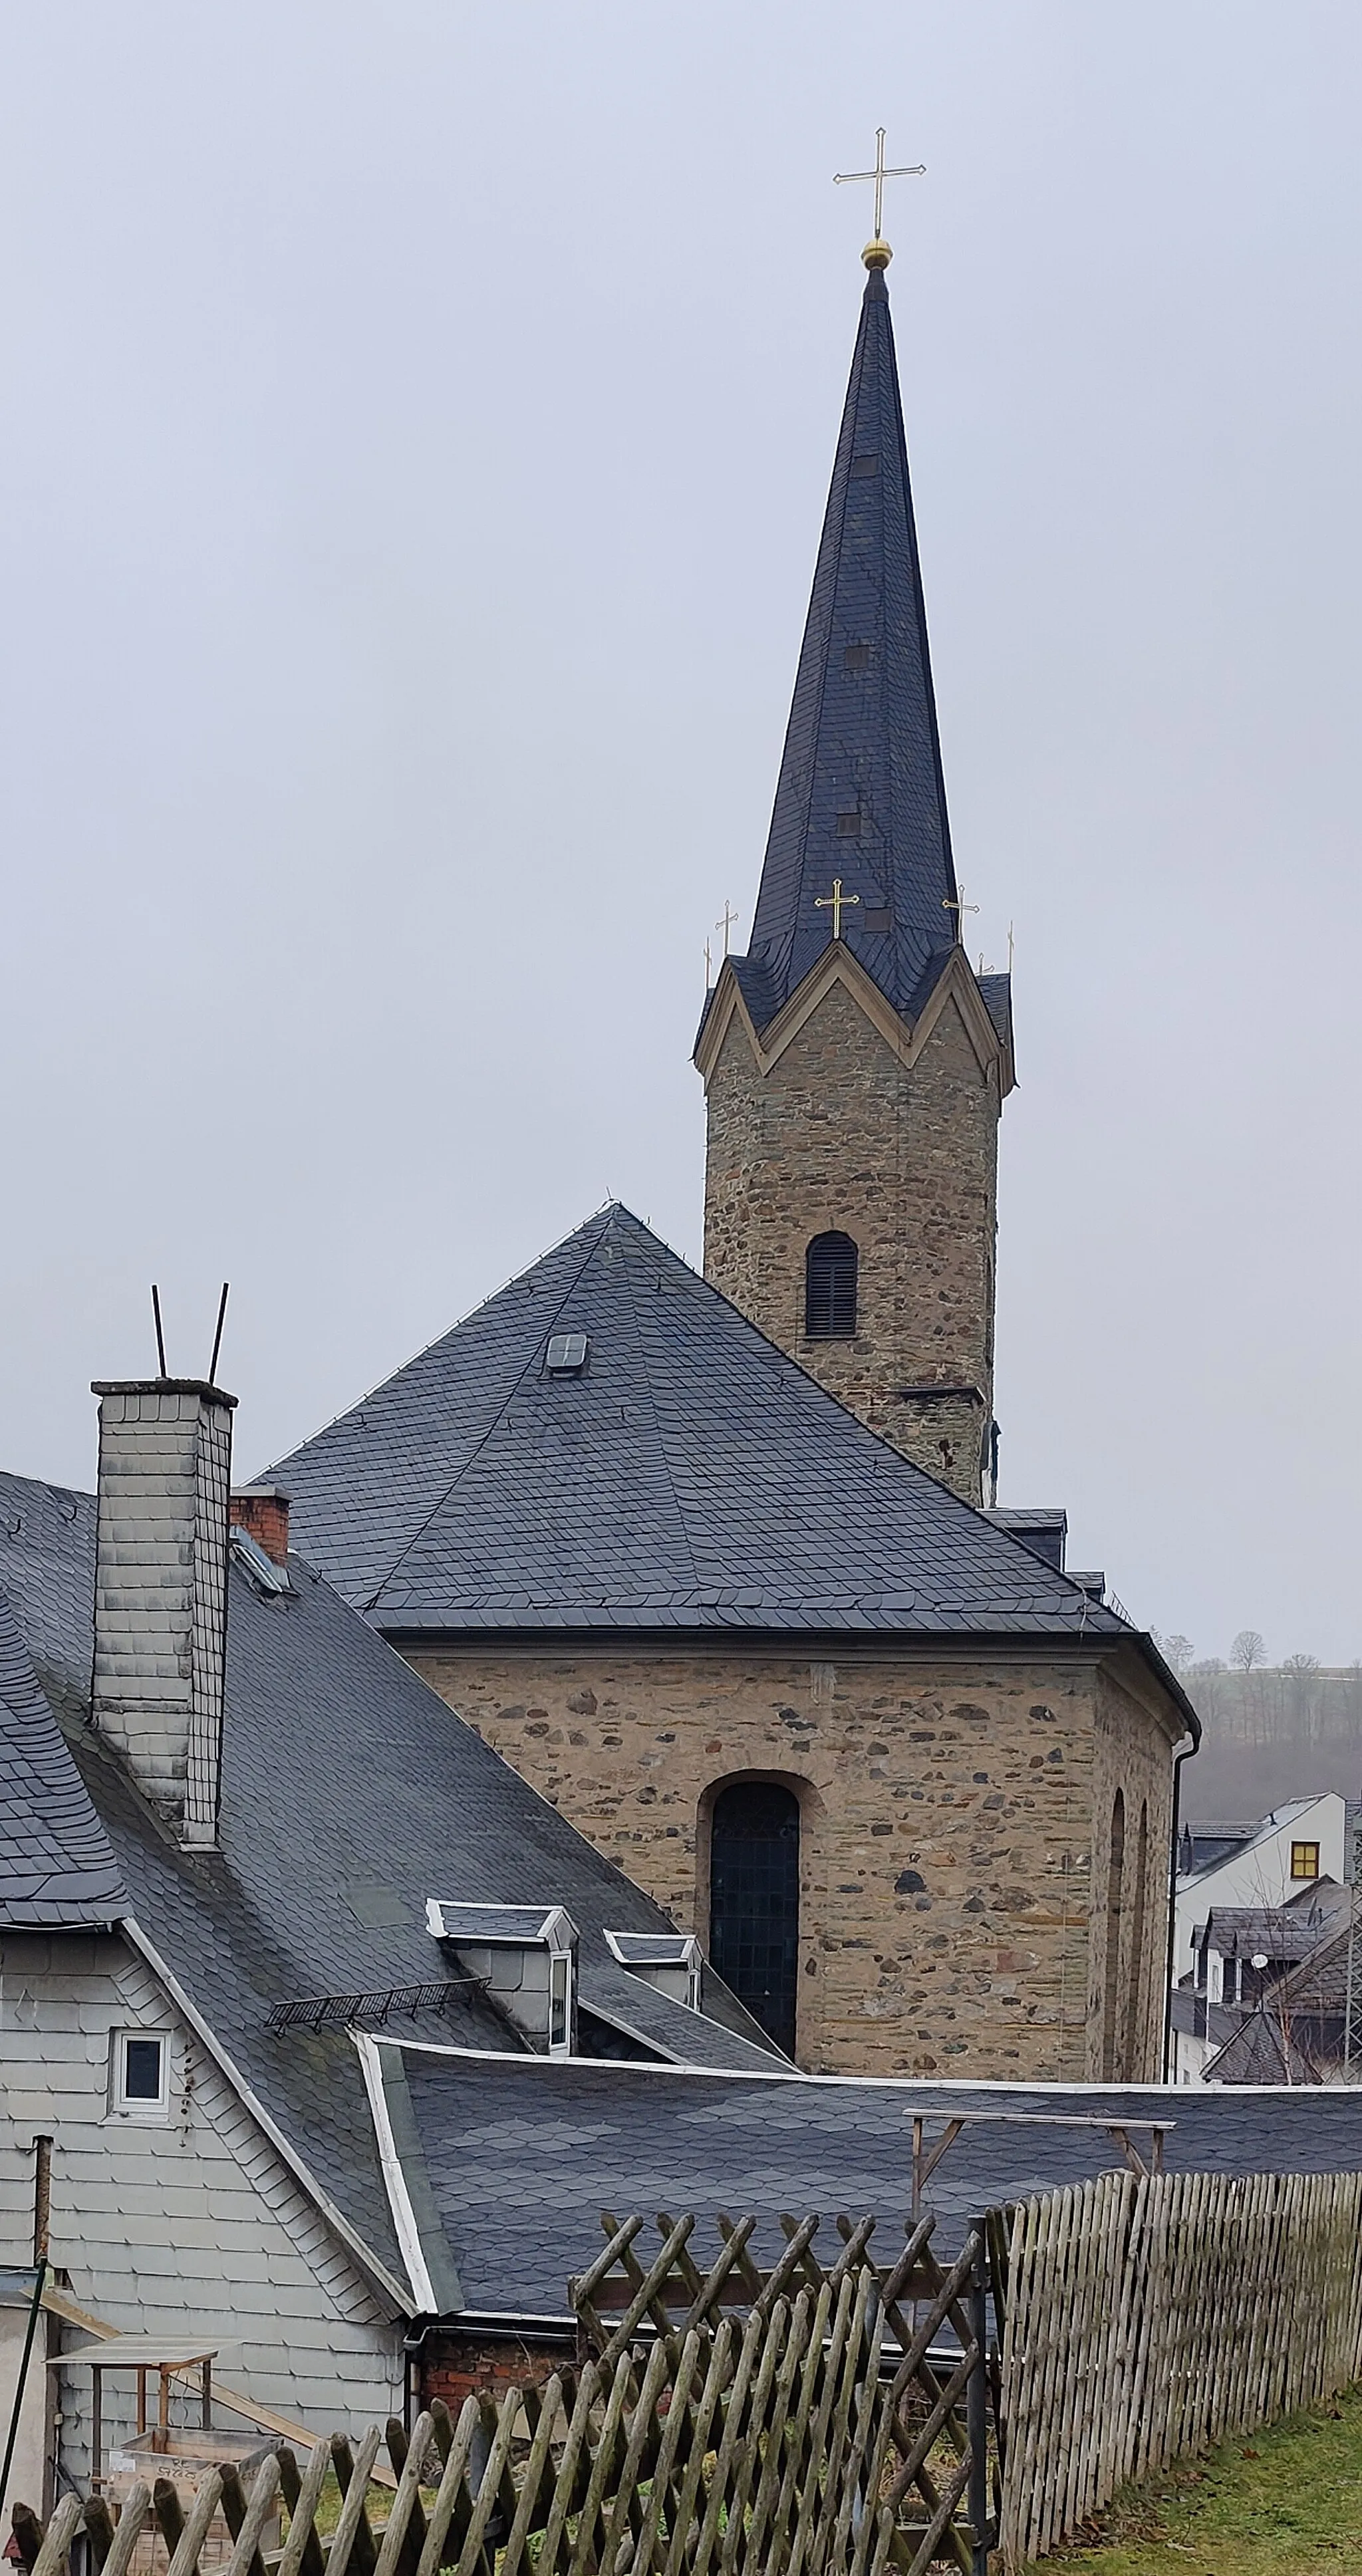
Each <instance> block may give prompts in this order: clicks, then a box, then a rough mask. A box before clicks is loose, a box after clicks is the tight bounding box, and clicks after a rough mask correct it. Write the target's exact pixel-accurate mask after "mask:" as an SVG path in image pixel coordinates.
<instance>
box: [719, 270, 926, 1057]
mask: <svg viewBox="0 0 1362 2576" xmlns="http://www.w3.org/2000/svg"><path fill="white" fill-rule="evenodd" d="M838 877H840V879H841V882H842V886H843V889H844V893H845V897H846V908H845V909H844V910H843V911H842V913H841V936H842V937H843V939H844V940H845V941H846V943H847V945H848V946H849V947H850V948H851V949H852V950H853V951H854V953H855V955H856V956H857V957H858V958H859V959H860V961H861V963H862V964H863V965H864V966H865V967H866V969H867V971H868V972H869V973H870V974H871V975H872V976H873V977H874V980H875V982H876V983H877V984H878V985H879V987H880V990H881V991H882V992H883V993H884V994H885V996H886V998H887V999H888V1000H889V1001H890V1002H891V1003H892V1004H893V1005H894V1007H895V1009H896V1010H899V1011H901V1012H904V1013H907V1012H908V1011H909V1010H910V1008H911V1006H912V1004H913V1001H914V998H915V996H917V995H918V994H919V993H920V992H921V990H922V989H923V987H924V985H926V986H930V983H931V982H932V981H933V980H934V977H935V973H936V972H937V971H939V965H940V960H941V958H942V956H943V954H944V953H945V951H946V950H948V949H949V948H950V946H951V944H952V942H953V939H954V936H955V924H956V922H957V921H958V919H959V915H958V913H956V912H953V911H952V909H951V907H952V906H953V905H954V904H955V903H956V902H957V899H958V889H957V886H956V881H955V871H954V867H953V864H952V860H951V844H950V827H949V824H948V821H947V816H946V790H945V782H944V778H943V775H942V767H941V746H940V742H939V739H938V734H937V720H936V701H935V697H934V695H933V690H932V673H931V660H930V655H929V652H928V646H927V617H926V609H925V606H924V602H923V592H922V573H921V567H920V564H919V561H918V547H917V531H916V527H915V524H914V518H913V498H912V491H911V487H910V484H909V478H908V451H907V445H906V442H905V439H904V431H903V412H902V407H901V404H900V400H899V383H898V370H897V366H896V362H895V356H894V334H893V326H892V324H891V321H890V315H889V299H888V295H887V293H886V290H885V283H884V275H883V271H882V270H880V269H878V268H875V269H872V270H871V273H870V276H869V278H868V280H867V284H866V289H865V296H864V301H863V303H862V307H861V319H860V328H859V330H858V332H857V336H856V350H855V355H854V357H853V359H852V365H851V380H850V383H849V384H848V387H847V397H846V404H845V408H844V410H843V414H842V426H841V433H840V436H839V438H838V441H837V455H836V461H835V463H834V466H833V473H832V488H831V490H830V492H829V495H828V506H827V514H826V517H825V519H824V522H823V534H822V540H821V543H820V545H819V549H818V562H817V568H816V570H815V573H814V583H813V595H812V598H811V600H810V602H809V613H808V620H807V623H806V626H805V629H804V642H803V647H802V649H801V652H800V657H799V670H798V675H797V678H796V681H795V691H794V701H793V705H792V707H791V710H790V722H789V729H788V731H787V734H786V737H785V750H784V756H783V758H782V761H781V767H780V778H779V783H778V785H777V788H776V799H775V809H774V812H773V814H772V818H771V831H770V838H769V840H768V842H767V848H766V859H765V864H764V867H763V870H762V878H761V888H760V892H759V895H758V898H757V908H756V914H755V917H754V920H753V926H752V939H751V945H750V968H751V970H752V972H753V974H754V977H756V978H759V979H760V987H761V994H762V999H763V1003H766V1002H768V1001H769V1006H770V1007H769V1009H765V1010H764V1012H763V1016H766V1017H769V1016H771V1015H773V1012H774V1011H775V1010H778V1009H779V1008H780V1007H781V1006H782V1004H783V1003H784V1002H785V1001H786V1000H787V999H788V997H789V995H790V994H791V992H793V991H794V989H795V988H796V986H797V985H799V984H800V983H802V981H803V979H804V977H805V976H806V975H807V974H808V972H809V970H810V968H811V967H812V966H813V965H814V963H815V961H816V960H817V958H818V957H819V955H820V954H821V952H822V950H823V949H824V948H826V946H827V945H828V942H829V940H830V938H831V937H832V932H833V918H834V917H833V914H832V911H831V908H830V906H829V905H828V904H827V902H826V898H827V897H828V895H829V893H830V890H831V888H832V885H833V881H834V879H835V878H838ZM820 902H821V903H822V904H823V909H821V910H820V909H818V908H817V906H818V904H819V903H820Z"/></svg>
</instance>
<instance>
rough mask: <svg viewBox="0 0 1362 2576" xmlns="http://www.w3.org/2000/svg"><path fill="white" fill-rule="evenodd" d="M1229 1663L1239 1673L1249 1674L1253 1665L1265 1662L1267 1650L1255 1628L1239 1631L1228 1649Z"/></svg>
mask: <svg viewBox="0 0 1362 2576" xmlns="http://www.w3.org/2000/svg"><path fill="white" fill-rule="evenodd" d="M1230 1662H1231V1663H1232V1664H1233V1666H1234V1668H1235V1671H1236V1672H1240V1673H1251V1672H1252V1670H1253V1668H1254V1665H1255V1664H1265V1663H1266V1662H1267V1648H1266V1646H1265V1645H1264V1644H1263V1641H1262V1638H1261V1637H1260V1636H1259V1634H1258V1631H1257V1629H1256V1628H1241V1629H1240V1631H1239V1634H1238V1636H1237V1637H1236V1638H1235V1641H1234V1644H1233V1645H1232V1646H1231V1648H1230Z"/></svg>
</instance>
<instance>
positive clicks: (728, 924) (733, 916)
mask: <svg viewBox="0 0 1362 2576" xmlns="http://www.w3.org/2000/svg"><path fill="white" fill-rule="evenodd" d="M741 919H742V914H741V913H740V912H735V911H734V909H733V906H732V904H731V903H729V902H727V901H725V904H724V908H723V911H722V913H721V915H720V917H719V919H718V920H717V921H716V922H715V924H714V927H715V929H716V930H721V931H722V932H723V934H724V955H725V957H726V956H727V955H728V934H729V932H730V930H731V929H732V927H733V924H734V922H735V921H741Z"/></svg>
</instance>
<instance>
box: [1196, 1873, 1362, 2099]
mask: <svg viewBox="0 0 1362 2576" xmlns="http://www.w3.org/2000/svg"><path fill="white" fill-rule="evenodd" d="M1351 1902H1352V1900H1351V1893H1350V1891H1349V1890H1348V1889H1347V1888H1343V1887H1339V1886H1338V1885H1337V1884H1336V1883H1335V1881H1334V1880H1333V1879H1330V1878H1324V1879H1314V1880H1309V1881H1306V1882H1305V1883H1304V1884H1302V1885H1301V1886H1300V1887H1298V1888H1297V1889H1296V1892H1295V1894H1294V1895H1293V1896H1291V1897H1289V1898H1288V1899H1287V1901H1286V1903H1285V1904H1284V1905H1278V1906H1253V1905H1244V1906H1228V1905H1220V1906H1213V1907H1212V1909H1211V1912H1210V1914H1209V1915H1208V1917H1207V1919H1206V1921H1205V1922H1204V1923H1200V1924H1198V1925H1197V1927H1196V1934H1195V1943H1194V1957H1193V1964H1192V1967H1191V1969H1190V1970H1189V1971H1188V1974H1187V1975H1186V1976H1185V1977H1184V1978H1183V1980H1182V1982H1181V1984H1180V1985H1179V1986H1178V1987H1177V1988H1176V1990H1175V1992H1174V1995H1173V1998H1172V2006H1173V2009H1172V2041H1173V2051H1172V2064H1171V2073H1172V2080H1173V2082H1174V2083H1175V2084H1197V2083H1202V2082H1205V2081H1207V2080H1220V2079H1210V2077H1209V2069H1210V2066H1211V2063H1212V2061H1213V2060H1215V2059H1216V2058H1217V2055H1218V2052H1219V2051H1220V2050H1221V2049H1222V2048H1223V2047H1224V2046H1225V2045H1226V2043H1227V2042H1228V2041H1229V2040H1231V2039H1232V2038H1233V2037H1234V2035H1235V2034H1236V2032H1238V2031H1239V2030H1240V2029H1241V2027H1242V2025H1243V2023H1244V2021H1245V2019H1246V2018H1247V2017H1248V2016H1249V2015H1250V2014H1251V2013H1252V2012H1254V2011H1255V2009H1256V2008H1257V2007H1258V2006H1259V2005H1260V2004H1261V2005H1263V2006H1264V2008H1265V2009H1266V2010H1267V2011H1268V2012H1269V2013H1270V2012H1271V2011H1272V2009H1273V2006H1272V1995H1273V1992H1274V1990H1275V1989H1276V1988H1277V1987H1278V1986H1279V1985H1280V1983H1281V1980H1282V1979H1283V1978H1284V1977H1285V1976H1286V1975H1287V1973H1288V1971H1289V1970H1290V1969H1291V1968H1293V1967H1294V1966H1295V1965H1296V1964H1297V1963H1298V1962H1300V1961H1302V1960H1306V1959H1309V1958H1310V1957H1311V1956H1312V1954H1313V1953H1315V1952H1316V1951H1318V1950H1319V1948H1320V1946H1321V1944H1322V1943H1324V1942H1327V1941H1329V1940H1330V1939H1331V1938H1332V1937H1333V1935H1334V1933H1335V1932H1337V1931H1338V1930H1339V1928H1340V1926H1341V1925H1342V1924H1344V1923H1346V1922H1347V1921H1348V1919H1349V1917H1350V1913H1351ZM1263 2080H1264V2081H1275V2080H1277V2079H1276V2078H1275V2077H1271V2078H1267V2077H1265V2078H1264V2079H1263ZM1281 2080H1282V2081H1287V2080H1289V2079H1288V2078H1287V2076H1286V2075H1285V2073H1283V2075H1282V2077H1281Z"/></svg>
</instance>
